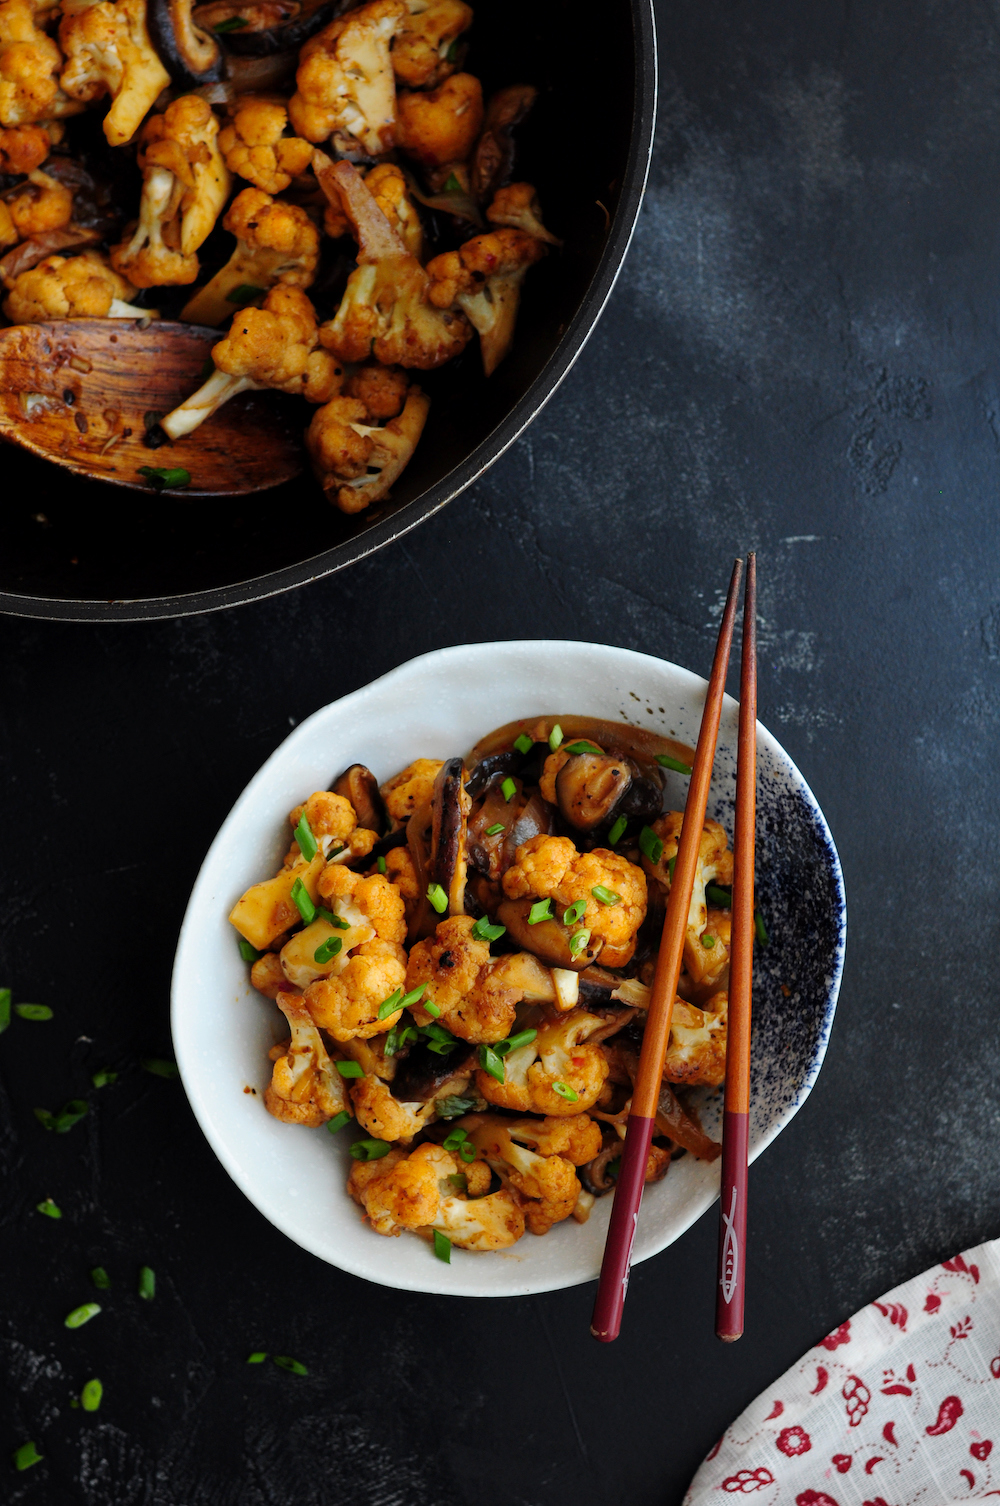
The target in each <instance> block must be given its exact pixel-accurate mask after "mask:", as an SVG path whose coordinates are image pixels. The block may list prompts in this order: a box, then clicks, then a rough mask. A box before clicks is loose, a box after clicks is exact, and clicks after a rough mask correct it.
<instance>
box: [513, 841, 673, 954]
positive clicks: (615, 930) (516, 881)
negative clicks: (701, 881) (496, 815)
mask: <svg viewBox="0 0 1000 1506" xmlns="http://www.w3.org/2000/svg"><path fill="white" fill-rule="evenodd" d="M503 888H504V893H505V894H506V895H507V897H508V899H524V898H528V897H530V898H534V899H552V900H553V901H554V908H555V913H556V916H557V918H558V919H560V920H561V919H562V915H563V913H564V912H565V910H566V908H567V907H568V906H570V905H575V904H577V903H578V902H579V901H580V900H583V901H585V905H586V908H585V909H584V912H583V916H582V917H581V919H580V920H579V921H577V922H575V925H574V929H577V928H581V927H582V928H583V929H585V930H588V931H589V932H590V937H589V942H590V945H591V946H594V944H595V943H599V944H600V948H599V956H600V959H601V963H602V965H603V966H605V967H624V966H625V964H626V963H627V962H629V961H630V960H631V958H632V954H633V952H634V951H635V939H636V935H637V933H638V930H639V927H640V926H641V925H642V922H643V921H644V920H645V918H646V878H645V875H644V874H643V872H642V870H641V869H640V868H637V867H636V866H635V864H634V863H630V862H629V861H628V859H627V858H623V857H621V856H620V855H619V854H618V853H615V852H611V851H610V850H609V849H608V848H606V847H595V848H594V850H593V851H592V852H577V850H576V847H575V846H574V844H573V843H572V842H571V841H570V839H569V837H547V836H539V837H532V838H530V840H529V841H527V842H524V843H523V844H522V845H521V846H520V847H519V848H518V849H517V852H516V853H515V861H514V863H513V864H512V866H511V867H510V868H508V869H507V872H506V873H505V874H504V876H503ZM595 889H602V890H605V891H608V892H610V893H611V894H612V895H616V896H617V902H616V903H613V904H608V903H605V902H604V901H603V900H601V899H598V898H597V896H596V895H595V894H594V890H595Z"/></svg>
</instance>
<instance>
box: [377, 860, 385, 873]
mask: <svg viewBox="0 0 1000 1506" xmlns="http://www.w3.org/2000/svg"><path fill="white" fill-rule="evenodd" d="M375 867H376V868H377V869H378V871H379V873H384V872H385V858H376V860H375Z"/></svg>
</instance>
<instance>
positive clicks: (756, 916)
mask: <svg viewBox="0 0 1000 1506" xmlns="http://www.w3.org/2000/svg"><path fill="white" fill-rule="evenodd" d="M753 928H754V934H755V935H756V937H757V940H758V942H759V943H760V945H761V946H767V943H768V942H769V941H770V939H771V938H770V936H768V934H767V926H766V925H765V924H764V917H763V915H762V914H761V912H760V911H759V910H755V911H754V912H753Z"/></svg>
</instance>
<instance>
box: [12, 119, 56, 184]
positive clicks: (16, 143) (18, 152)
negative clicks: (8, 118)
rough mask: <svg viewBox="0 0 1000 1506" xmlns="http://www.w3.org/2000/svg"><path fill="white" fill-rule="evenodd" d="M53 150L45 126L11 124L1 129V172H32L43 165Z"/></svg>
mask: <svg viewBox="0 0 1000 1506" xmlns="http://www.w3.org/2000/svg"><path fill="white" fill-rule="evenodd" d="M51 150H52V140H51V137H50V136H49V133H48V131H47V130H46V129H45V127H44V126H40V125H25V126H11V127H9V129H7V130H0V173H31V172H34V170H35V168H36V167H41V165H42V163H43V162H44V161H45V159H46V157H47V156H48V155H49V152H50V151H51Z"/></svg>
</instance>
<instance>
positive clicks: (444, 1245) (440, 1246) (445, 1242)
mask: <svg viewBox="0 0 1000 1506" xmlns="http://www.w3.org/2000/svg"><path fill="white" fill-rule="evenodd" d="M434 1254H435V1255H436V1256H437V1258H438V1260H443V1261H444V1263H445V1265H451V1240H450V1239H449V1238H448V1236H447V1235H446V1234H442V1233H441V1230H440V1229H435V1230H434Z"/></svg>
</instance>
